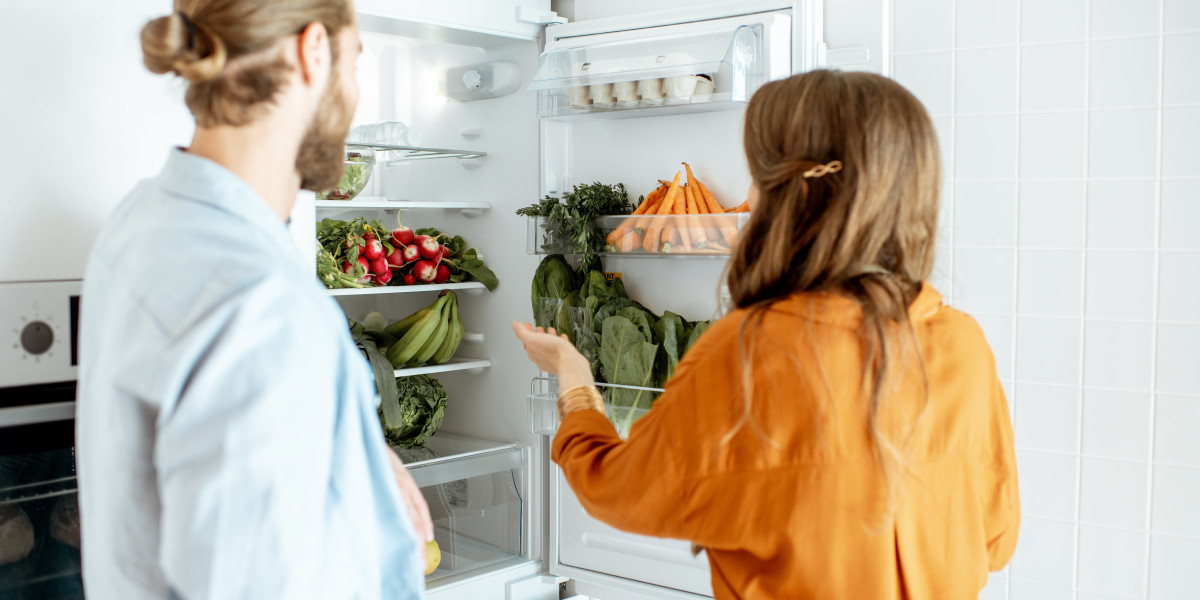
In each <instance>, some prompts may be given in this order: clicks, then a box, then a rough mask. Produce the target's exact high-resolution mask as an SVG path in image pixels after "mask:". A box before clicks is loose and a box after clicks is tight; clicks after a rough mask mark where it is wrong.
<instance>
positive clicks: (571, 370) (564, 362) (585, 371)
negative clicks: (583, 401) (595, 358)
mask: <svg viewBox="0 0 1200 600" xmlns="http://www.w3.org/2000/svg"><path fill="white" fill-rule="evenodd" d="M571 350H572V351H571V352H565V353H563V355H562V356H560V357H559V359H558V373H557V375H558V389H560V390H570V389H572V388H576V387H580V386H595V385H596V380H595V379H594V378H593V377H592V366H591V364H590V363H588V360H587V359H586V358H584V356H583V355H582V354H580V353H579V352H577V351H575V349H574V347H572V348H571Z"/></svg>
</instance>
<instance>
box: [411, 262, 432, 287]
mask: <svg viewBox="0 0 1200 600" xmlns="http://www.w3.org/2000/svg"><path fill="white" fill-rule="evenodd" d="M413 275H416V276H417V280H419V281H422V282H424V283H433V280H434V279H436V278H437V265H435V264H433V262H432V261H428V260H418V261H417V264H416V265H414V266H413Z"/></svg>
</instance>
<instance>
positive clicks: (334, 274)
mask: <svg viewBox="0 0 1200 600" xmlns="http://www.w3.org/2000/svg"><path fill="white" fill-rule="evenodd" d="M355 262H356V263H357V257H356V258H355ZM354 269H355V273H354V274H353V275H348V274H346V273H344V272H342V269H341V267H339V266H338V264H337V259H335V258H334V257H333V255H332V254H330V253H329V251H328V250H326V249H324V248H318V249H317V278H318V279H320V280H321V283H323V284H325V287H327V288H329V289H331V290H332V289H339V288H360V287H362V284H361V283H358V278H359V277H361V276H362V275H363V274H364V273H365V272H366V270H365V269H363V268H362V265H357V264H356V266H355V268H354Z"/></svg>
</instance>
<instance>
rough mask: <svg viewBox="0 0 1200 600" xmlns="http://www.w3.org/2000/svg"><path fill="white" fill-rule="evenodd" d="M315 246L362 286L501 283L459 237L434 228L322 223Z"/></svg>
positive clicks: (358, 221) (491, 286)
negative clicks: (476, 282) (471, 282)
mask: <svg viewBox="0 0 1200 600" xmlns="http://www.w3.org/2000/svg"><path fill="white" fill-rule="evenodd" d="M317 241H318V242H319V243H320V244H321V246H322V248H323V249H324V250H325V251H327V252H328V253H329V254H330V255H332V256H333V258H334V260H335V261H336V263H335V264H337V265H340V266H341V269H342V271H344V272H345V274H347V275H349V276H350V277H351V278H353V281H354V282H355V283H356V284H357V285H361V286H364V287H374V286H382V285H421V284H430V283H433V284H440V283H447V282H450V283H457V282H461V281H465V280H467V278H474V279H476V280H478V281H480V282H481V283H483V284H484V286H485V287H487V288H488V289H494V288H495V286H496V285H498V283H499V282H498V281H497V280H496V275H495V273H493V272H492V271H491V269H488V268H487V266H486V265H484V264H483V261H482V260H480V258H479V256H478V253H477V252H476V251H475V249H473V248H468V247H467V244H466V242H465V241H464V240H463V239H462V236H453V237H451V236H449V235H447V234H443V233H442V232H440V231H438V230H436V229H420V230H417V231H413V230H412V229H410V228H408V227H405V226H404V225H402V224H398V226H397V227H396V228H395V229H392V230H390V231H389V230H386V229H384V228H383V224H382V223H381V222H379V221H370V222H367V220H366V219H362V218H358V219H354V220H351V221H339V220H336V219H323V220H322V221H320V223H318V224H317ZM327 285H329V284H328V283H327Z"/></svg>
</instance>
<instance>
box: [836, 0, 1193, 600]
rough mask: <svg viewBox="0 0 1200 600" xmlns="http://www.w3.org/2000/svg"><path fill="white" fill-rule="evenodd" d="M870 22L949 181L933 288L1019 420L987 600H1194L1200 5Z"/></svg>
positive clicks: (967, 1) (950, 12)
mask: <svg viewBox="0 0 1200 600" xmlns="http://www.w3.org/2000/svg"><path fill="white" fill-rule="evenodd" d="M835 1H836V0H830V2H835ZM881 1H882V2H885V3H886V6H887V12H888V13H890V15H891V25H892V34H893V35H892V36H891V37H892V40H891V47H892V49H893V50H894V53H893V55H892V57H891V66H892V67H893V69H894V71H893V72H894V74H895V77H896V78H897V79H898V80H899V81H900V82H901V83H903V84H904V85H906V86H908V87H909V88H910V89H911V90H913V91H914V92H915V93H916V94H917V95H918V96H919V97H920V98H921V100H922V101H923V102H924V103H925V105H926V107H927V108H928V109H929V111H930V112H931V113H932V114H933V116H934V120H935V122H936V125H937V127H938V129H939V130H940V131H939V133H940V137H941V143H942V146H943V148H942V150H943V155H944V156H945V160H946V164H945V167H946V174H947V179H946V185H945V200H944V210H943V218H944V223H943V227H942V238H941V240H940V244H939V248H938V251H939V265H938V274H937V280H936V283H937V285H938V286H939V287H940V288H941V289H942V291H943V292H945V293H946V294H947V296H948V297H950V298H951V299H952V301H953V303H954V304H955V305H956V306H958V307H960V308H962V309H965V310H967V311H968V312H970V313H971V314H973V315H975V316H976V317H977V318H978V320H979V321H980V323H982V325H983V327H984V328H985V330H986V331H987V334H988V337H989V339H990V341H991V343H992V345H993V348H994V349H995V351H996V353H997V355H998V360H999V368H1000V372H1001V377H1002V378H1003V379H1004V380H1005V381H1006V385H1007V388H1008V390H1009V392H1010V399H1011V402H1012V406H1013V409H1014V417H1015V424H1016V436H1017V448H1018V452H1017V454H1018V461H1019V463H1020V475H1021V496H1022V503H1023V509H1024V511H1023V512H1024V523H1023V526H1022V531H1021V537H1020V543H1019V547H1018V550H1017V556H1016V557H1015V558H1014V560H1013V562H1012V564H1011V566H1010V567H1009V568H1008V569H1006V570H1005V571H1004V572H1003V573H1001V574H999V576H993V578H992V581H991V582H990V583H989V585H988V588H987V589H986V592H985V594H984V596H983V597H985V598H1012V599H1020V600H1034V599H1042V598H1080V599H1083V598H1089V599H1093V598H1171V599H1176V598H1197V597H1200V591H1198V589H1197V587H1196V581H1195V575H1196V573H1198V572H1200V69H1198V68H1197V66H1196V60H1197V59H1198V58H1200V2H1197V1H1196V0H1137V1H1130V0H1022V1H1020V2H1018V1H1016V0H1004V1H996V0H881Z"/></svg>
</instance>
